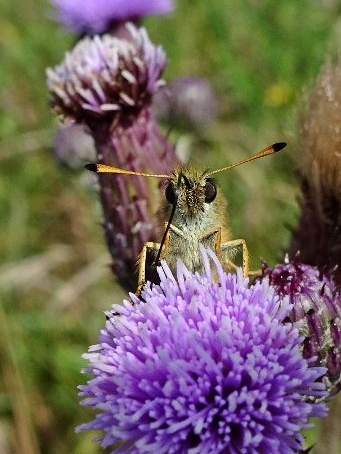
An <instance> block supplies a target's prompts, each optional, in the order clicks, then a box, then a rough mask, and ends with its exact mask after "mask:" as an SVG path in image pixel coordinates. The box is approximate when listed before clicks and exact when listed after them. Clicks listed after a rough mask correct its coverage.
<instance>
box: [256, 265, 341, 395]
mask: <svg viewBox="0 0 341 454" xmlns="http://www.w3.org/2000/svg"><path fill="white" fill-rule="evenodd" d="M264 277H267V278H269V281H270V285H271V286H272V287H273V288H274V289H275V291H276V293H277V294H278V295H279V296H280V297H281V298H282V297H284V296H289V299H290V302H291V303H292V304H293V307H292V309H291V311H290V313H289V314H288V317H287V320H289V321H290V322H291V323H294V324H295V326H296V327H297V328H298V329H299V331H300V333H301V335H302V336H304V342H303V350H302V351H303V356H304V357H305V358H311V357H315V361H314V364H316V365H322V366H325V367H327V373H326V374H325V375H324V377H323V380H324V382H325V383H326V387H327V390H328V396H329V397H331V396H333V395H335V394H337V393H338V392H339V391H340V389H341V383H340V382H341V298H340V294H339V292H338V291H337V290H336V286H335V284H334V282H333V281H332V280H331V279H329V278H328V276H326V275H324V274H323V273H322V272H321V271H319V269H318V268H317V267H315V266H311V265H306V264H303V263H301V262H300V261H299V256H296V257H295V258H294V260H293V261H291V262H289V260H288V259H286V262H285V263H283V264H280V265H277V266H275V267H274V268H272V269H271V268H269V267H267V265H266V264H263V276H262V278H264Z"/></svg>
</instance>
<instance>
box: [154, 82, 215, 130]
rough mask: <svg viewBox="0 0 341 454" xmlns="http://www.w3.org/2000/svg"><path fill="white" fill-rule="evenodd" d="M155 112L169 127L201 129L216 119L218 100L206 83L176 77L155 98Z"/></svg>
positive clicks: (209, 85)
mask: <svg viewBox="0 0 341 454" xmlns="http://www.w3.org/2000/svg"><path fill="white" fill-rule="evenodd" d="M153 108H154V112H155V114H156V116H157V117H158V118H160V119H161V120H164V121H166V122H168V123H170V124H171V125H174V124H176V125H180V126H181V127H183V126H184V125H185V126H187V127H189V128H191V129H197V130H199V129H201V128H202V127H204V126H206V125H208V124H209V123H211V122H212V121H213V120H214V119H215V117H216V111H217V99H216V96H215V93H214V90H213V88H212V86H211V84H210V83H209V81H208V80H207V79H204V78H202V77H193V76H187V77H177V78H176V79H173V80H172V81H170V82H169V83H168V84H167V86H166V87H163V88H162V89H161V90H159V92H158V93H157V95H156V96H155V100H154V104H153Z"/></svg>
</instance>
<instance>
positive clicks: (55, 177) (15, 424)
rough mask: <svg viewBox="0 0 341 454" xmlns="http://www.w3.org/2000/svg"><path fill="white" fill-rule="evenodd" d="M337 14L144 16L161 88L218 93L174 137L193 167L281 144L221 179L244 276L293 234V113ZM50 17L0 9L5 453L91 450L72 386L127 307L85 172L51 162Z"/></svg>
mask: <svg viewBox="0 0 341 454" xmlns="http://www.w3.org/2000/svg"><path fill="white" fill-rule="evenodd" d="M340 11H341V4H340V2H338V1H333V0H315V1H308V0H300V1H297V0H268V1H264V2H257V1H255V0H248V1H244V2H241V1H234V0H232V1H229V2H225V1H223V0H216V1H212V2H208V1H206V0H191V1H189V0H187V1H186V0H178V1H177V8H176V9H175V11H174V13H173V14H171V15H169V16H167V17H153V18H149V19H148V20H146V21H145V25H146V26H147V28H148V30H149V33H150V35H151V37H152V39H153V40H154V42H156V43H161V44H162V45H163V46H164V49H165V51H166V53H167V55H168V58H169V65H168V69H167V72H166V74H165V78H166V79H171V78H172V77H175V76H180V75H200V76H204V77H207V78H208V79H209V80H210V81H211V83H212V85H213V86H214V88H215V90H216V93H217V97H218V100H219V106H218V119H217V121H216V122H214V123H213V124H211V125H210V126H208V127H207V128H202V129H201V131H200V133H198V134H196V135H194V134H190V133H189V132H188V131H178V133H177V134H178V138H179V140H180V139H182V141H183V142H184V143H187V144H189V146H190V147H191V158H192V160H193V161H194V162H196V161H198V162H199V161H200V163H206V165H207V167H210V168H214V167H218V166H224V165H227V164H228V163H231V162H233V161H236V160H237V159H241V158H243V157H246V156H247V155H250V154H251V153H253V152H255V151H256V150H258V149H260V148H263V147H264V146H266V145H268V144H269V143H272V142H276V141H287V142H288V148H287V151H286V152H284V153H281V154H280V155H276V156H273V157H270V158H267V159H264V160H262V161H257V162H255V163H250V164H247V165H245V166H242V167H240V168H238V169H235V170H233V171H231V172H229V173H226V174H221V175H219V177H218V180H219V181H220V183H221V186H222V187H223V190H224V192H225V194H226V196H227V198H228V200H229V205H230V208H229V211H230V217H231V225H232V231H233V235H234V237H242V238H245V239H246V240H247V243H248V246H249V250H250V253H251V257H252V262H253V266H254V267H258V266H259V260H260V258H264V259H266V260H267V262H268V263H269V264H270V265H272V264H274V263H275V262H276V260H280V259H281V258H282V257H283V254H284V252H285V249H286V245H287V244H288V241H289V238H290V225H294V224H295V220H296V218H297V214H298V207H297V196H298V194H299V191H298V183H297V180H296V177H295V172H294V168H293V164H292V161H291V158H290V155H293V154H295V153H296V154H297V153H299V152H300V148H299V145H298V143H299V137H298V116H299V112H300V110H301V108H302V106H303V102H302V99H303V94H304V92H305V91H307V90H309V87H310V86H311V85H312V83H313V81H314V79H315V77H316V75H317V73H318V71H319V68H320V66H321V64H322V63H323V62H324V60H325V59H326V56H327V54H328V53H334V52H337V51H338V49H340V48H341V39H340V40H339V37H340V35H339V33H338V30H339V26H340ZM49 17H51V8H50V6H49V4H48V2H47V1H46V0H26V1H25V2H22V1H19V0H11V1H7V2H6V1H2V2H1V3H0V56H1V64H0V87H1V88H0V101H1V102H0V172H1V176H0V221H1V224H0V250H1V254H0V260H1V264H0V298H1V309H0V342H1V345H0V367H1V375H0V453H1V454H7V453H20V454H38V453H48V454H57V453H58V454H66V453H76V454H78V453H79V454H80V453H82V454H91V453H95V452H100V450H99V448H98V447H97V445H96V444H94V443H91V441H90V440H91V438H92V436H93V435H94V434H88V433H83V434H82V435H79V434H78V435H76V434H74V427H75V426H77V425H78V424H80V423H82V422H84V421H86V420H88V419H89V418H90V416H91V413H90V412H89V411H88V410H86V409H84V408H82V407H80V406H79V403H78V398H77V392H76V386H77V384H79V383H82V382H83V381H84V380H85V377H84V376H82V375H81V374H80V369H81V368H82V367H84V366H85V361H83V360H82V359H81V354H82V353H83V352H85V351H86V350H87V347H88V345H90V344H94V343H96V341H97V335H98V331H99V329H100V328H101V327H102V326H103V323H104V315H103V310H104V309H108V308H109V307H110V305H111V304H112V303H114V302H119V301H120V300H121V299H122V298H123V296H124V293H123V291H122V290H121V289H120V288H119V287H118V286H117V284H115V282H114V280H113V278H112V276H111V275H110V272H109V268H108V267H107V264H108V263H109V255H108V254H107V253H106V249H105V246H104V241H103V236H102V231H101V227H100V209H99V206H98V204H97V201H96V195H95V194H94V192H93V191H91V190H89V189H88V188H87V186H86V185H85V184H84V171H83V169H82V168H80V169H79V170H74V171H71V170H68V169H66V168H62V167H60V166H58V165H57V164H56V162H55V161H54V159H53V157H52V154H51V141H52V137H53V133H54V130H55V128H56V125H57V123H58V121H57V120H56V118H55V115H54V114H53V113H52V112H50V110H49V106H48V93H47V89H46V84H45V68H46V67H47V66H53V65H55V64H57V63H59V62H60V61H61V59H62V58H63V55H64V52H65V51H66V50H68V49H70V48H71V47H72V45H73V44H74V42H75V37H74V36H73V35H71V34H67V33H66V32H65V30H63V29H62V28H61V27H60V26H58V25H57V24H55V23H54V22H52V21H51V20H50V19H49ZM321 452H322V451H321Z"/></svg>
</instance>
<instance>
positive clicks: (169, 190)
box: [165, 183, 175, 205]
mask: <svg viewBox="0 0 341 454" xmlns="http://www.w3.org/2000/svg"><path fill="white" fill-rule="evenodd" d="M165 196H166V199H167V201H168V202H169V203H170V204H171V205H174V203H175V192H174V188H173V185H172V183H168V185H167V186H166V189H165Z"/></svg>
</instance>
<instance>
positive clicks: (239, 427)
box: [78, 251, 326, 454]
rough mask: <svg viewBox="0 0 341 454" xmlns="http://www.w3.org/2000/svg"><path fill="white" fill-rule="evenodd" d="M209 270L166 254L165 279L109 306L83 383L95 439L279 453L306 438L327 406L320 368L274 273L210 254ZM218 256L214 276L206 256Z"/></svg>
mask: <svg viewBox="0 0 341 454" xmlns="http://www.w3.org/2000/svg"><path fill="white" fill-rule="evenodd" d="M203 257H204V263H205V271H204V273H203V275H199V274H198V273H196V274H193V273H191V272H189V271H188V270H187V269H186V268H185V266H184V265H183V264H182V263H180V262H179V264H178V269H177V277H176V278H175V277H174V276H173V275H172V273H171V271H170V270H169V268H168V267H167V265H166V264H165V263H163V267H162V269H160V270H159V274H160V279H161V284H160V286H156V285H154V286H152V287H151V286H147V287H146V288H145V290H144V292H143V295H142V296H143V299H144V301H145V302H143V301H140V300H138V299H137V297H135V296H134V295H132V298H133V301H134V303H135V305H133V304H131V303H129V302H127V301H126V302H125V303H124V305H123V306H120V305H114V306H113V308H114V311H115V312H116V313H118V314H119V315H113V314H112V313H111V312H108V314H107V315H108V317H109V320H108V321H107V323H106V327H105V329H103V330H102V331H101V334H100V343H99V344H98V345H96V346H93V347H91V348H90V353H89V354H87V355H85V357H86V358H87V359H88V360H89V363H90V365H89V367H88V369H87V372H89V373H91V375H92V378H90V380H89V381H88V383H87V384H86V385H83V386H81V387H80V389H81V392H80V395H81V396H82V397H84V400H83V402H82V403H83V405H86V406H90V407H94V408H95V409H96V410H97V412H98V414H97V416H96V418H95V419H94V420H93V421H92V422H89V423H87V424H84V425H83V426H81V427H80V428H78V430H84V429H99V430H101V431H103V436H101V437H99V438H98V439H97V441H100V442H101V445H102V446H103V447H108V446H110V447H111V448H112V449H113V451H112V452H115V453H128V452H129V453H131V454H138V453H139V454H141V453H158V454H163V453H167V454H172V453H173V454H175V453H188V454H199V453H205V454H210V453H211V454H218V453H223V452H224V453H226V454H237V453H238V454H243V453H244V454H246V453H248V454H249V453H254V454H256V453H260V452H261V453H263V454H273V453H274V452H280V453H295V452H297V451H298V450H300V449H301V448H302V446H301V445H302V435H301V434H300V431H301V429H303V428H305V427H307V426H308V419H309V418H310V417H313V416H322V415H324V414H325V411H326V408H325V405H324V404H321V403H316V402H314V401H315V399H316V398H319V397H321V396H323V395H324V391H323V389H324V385H323V384H322V383H319V382H317V381H316V380H317V379H318V378H319V377H320V376H321V375H322V374H323V372H324V371H325V369H324V368H321V367H315V366H312V365H311V361H310V360H307V359H304V358H303V357H302V355H301V352H300V346H301V342H302V338H300V336H299V334H298V330H297V329H296V328H294V327H293V325H292V324H289V323H288V324H282V323H280V322H281V320H282V319H283V318H285V317H286V316H287V314H288V313H289V311H290V304H289V301H288V298H283V299H280V298H279V297H278V296H276V295H275V293H274V291H273V289H271V288H270V287H269V283H268V282H267V280H264V281H263V282H257V283H255V284H254V285H252V286H251V287H250V288H249V287H248V280H247V279H244V278H243V277H242V274H241V272H239V273H238V274H237V275H232V274H226V273H225V272H224V271H223V270H222V267H221V265H220V264H219V262H218V261H217V258H216V257H215V256H214V254H213V253H211V252H210V251H208V252H207V253H205V254H204V255H203ZM211 259H212V260H213V262H214V268H215V270H213V271H214V274H217V276H218V279H219V282H215V280H214V278H213V276H212V272H213V271H211V268H210V260H211Z"/></svg>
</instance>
